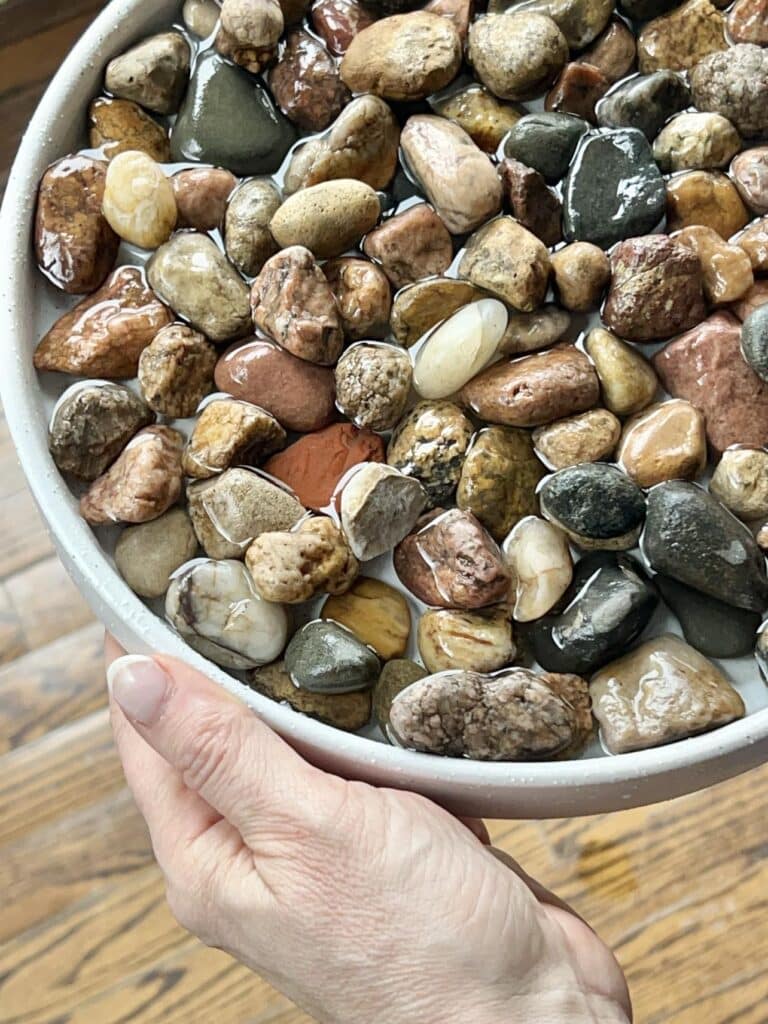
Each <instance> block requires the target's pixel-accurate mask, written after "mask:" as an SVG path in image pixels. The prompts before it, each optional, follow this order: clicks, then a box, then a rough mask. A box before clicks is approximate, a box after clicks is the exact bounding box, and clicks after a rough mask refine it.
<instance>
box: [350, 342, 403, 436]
mask: <svg viewBox="0 0 768 1024" xmlns="http://www.w3.org/2000/svg"><path fill="white" fill-rule="evenodd" d="M335 376H336V395H337V404H338V407H339V409H340V410H341V412H342V413H343V414H344V415H345V416H346V417H347V418H348V419H350V420H352V422H353V423H354V424H355V426H358V427H367V428H368V429H369V430H392V428H393V427H395V426H396V424H397V423H398V421H399V420H400V417H401V416H402V415H403V413H404V412H405V407H406V405H407V403H408V398H409V396H410V393H411V382H412V380H413V366H412V364H411V360H410V357H409V355H408V353H407V352H404V351H403V350H402V349H401V348H398V347H397V346H396V345H385V344H382V343H381V342H365V341H363V342H359V343H358V344H356V345H352V346H351V347H350V348H348V349H347V351H346V352H345V353H344V355H343V356H342V357H341V359H340V360H339V363H338V365H337V367H336V371H335Z"/></svg>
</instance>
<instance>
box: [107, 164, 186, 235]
mask: <svg viewBox="0 0 768 1024" xmlns="http://www.w3.org/2000/svg"><path fill="white" fill-rule="evenodd" d="M103 210H104V216H105V217H106V218H107V220H108V221H109V224H110V225H111V227H112V229H113V230H114V231H115V232H116V233H117V234H118V235H119V236H120V237H121V238H123V239H125V241H126V242H130V243H131V244H132V245H138V246H139V247H140V248H142V249H157V248H158V246H160V245H162V244H163V242H167V241H168V239H169V238H170V237H171V234H172V233H173V229H174V228H175V227H176V221H177V219H178V210H177V207H176V197H175V196H174V194H173V186H172V185H171V182H170V179H169V178H167V177H166V176H165V174H164V173H163V169H162V167H161V166H160V165H159V164H157V163H155V161H154V160H153V159H152V158H151V157H150V156H147V154H146V153H139V152H136V151H133V150H131V151H129V152H127V153H121V154H120V155H119V156H116V157H115V159H114V160H113V161H112V163H111V164H110V165H109V168H108V170H107V181H106V185H105V188H104V203H103Z"/></svg>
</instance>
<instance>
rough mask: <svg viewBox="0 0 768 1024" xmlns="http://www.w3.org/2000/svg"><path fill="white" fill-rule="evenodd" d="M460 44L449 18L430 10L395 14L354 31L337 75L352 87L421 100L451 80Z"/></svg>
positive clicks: (384, 96)
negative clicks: (339, 74)
mask: <svg viewBox="0 0 768 1024" xmlns="http://www.w3.org/2000/svg"><path fill="white" fill-rule="evenodd" d="M461 49H462V47H461V39H460V38H459V34H458V32H457V31H456V29H455V28H454V26H453V24H452V23H451V22H450V21H449V20H448V19H447V18H442V17H441V16H440V15H439V14H432V13H431V12H430V11H412V12H409V13H407V14H395V15H392V16H391V17H389V18H382V19H381V20H380V21H375V22H374V23H373V24H372V25H369V26H368V27H367V28H364V29H363V30H362V31H361V32H358V33H357V34H356V35H355V36H354V38H353V39H352V41H351V42H350V44H349V46H348V47H347V50H346V52H345V54H344V56H343V57H342V60H341V78H342V81H343V82H344V83H345V85H347V86H348V87H349V88H350V89H351V90H352V92H354V93H362V92H371V93H373V94H374V96H380V97H382V99H386V100H406V101H407V100H421V99H424V98H425V97H426V96H429V94H430V93H433V92H437V91H438V90H439V89H444V88H445V86H446V85H448V84H449V83H450V82H452V81H453V79H454V78H455V77H456V75H457V73H458V70H459V67H460V66H461Z"/></svg>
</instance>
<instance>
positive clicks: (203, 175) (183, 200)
mask: <svg viewBox="0 0 768 1024" xmlns="http://www.w3.org/2000/svg"><path fill="white" fill-rule="evenodd" d="M171 185H172V186H173V194H174V196H175V197H176V206H177V208H178V212H179V226H180V227H184V228H194V230H195V231H216V230H218V229H219V228H220V227H221V226H222V224H223V223H224V215H225V213H226V212H227V205H228V201H229V197H230V196H231V195H232V193H233V192H234V191H235V189H236V188H237V185H238V180H237V178H236V177H235V176H234V174H230V172H229V171H225V170H224V168H223V167H200V168H196V167H193V168H190V169H189V170H186V171H179V172H178V173H177V174H174V176H173V177H172V178H171Z"/></svg>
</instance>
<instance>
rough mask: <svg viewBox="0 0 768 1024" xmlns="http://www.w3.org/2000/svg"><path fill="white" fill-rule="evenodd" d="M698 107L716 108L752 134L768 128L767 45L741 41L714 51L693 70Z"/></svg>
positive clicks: (694, 90) (717, 111)
mask: <svg viewBox="0 0 768 1024" xmlns="http://www.w3.org/2000/svg"><path fill="white" fill-rule="evenodd" d="M691 93H692V95H693V102H694V103H695V104H696V106H697V107H698V109H699V110H706V111H714V112H715V113H717V114H722V115H723V117H727V118H728V120H729V121H731V122H732V123H733V124H734V125H735V127H736V129H737V130H738V131H739V132H741V134H742V135H744V136H747V137H749V138H751V137H753V136H756V135H762V134H765V133H766V132H768V49H766V48H764V47H761V46H754V45H752V44H749V43H742V44H739V45H738V46H731V47H730V48H729V49H728V50H727V51H726V52H725V53H713V54H710V56H708V57H705V58H704V60H702V61H700V62H699V63H698V64H697V65H696V67H695V68H694V69H693V71H692V72H691Z"/></svg>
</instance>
